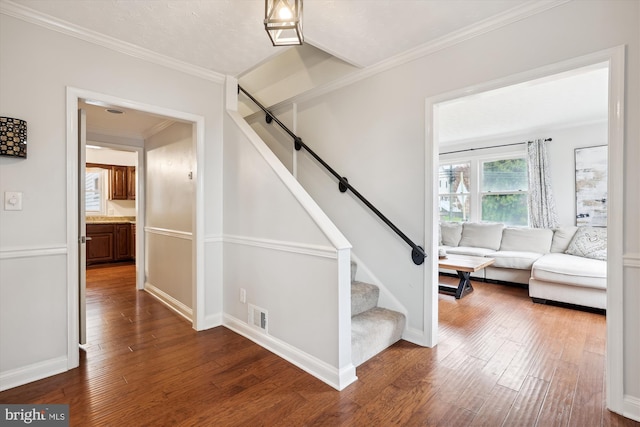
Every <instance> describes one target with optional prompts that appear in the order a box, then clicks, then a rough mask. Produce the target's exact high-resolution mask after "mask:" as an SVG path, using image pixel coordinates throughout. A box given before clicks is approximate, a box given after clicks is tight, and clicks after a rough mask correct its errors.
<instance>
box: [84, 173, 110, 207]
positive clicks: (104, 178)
mask: <svg viewBox="0 0 640 427" xmlns="http://www.w3.org/2000/svg"><path fill="white" fill-rule="evenodd" d="M96 172H99V173H100V178H99V179H100V182H99V183H98V185H99V187H100V189H99V190H98V191H95V193H99V194H100V210H98V211H95V210H89V209H87V197H86V194H87V189H86V180H87V174H88V173H96ZM108 179H109V170H108V169H105V168H102V167H99V166H87V167H86V168H85V216H104V215H106V214H107V198H108V197H109V194H108V184H107V182H108Z"/></svg>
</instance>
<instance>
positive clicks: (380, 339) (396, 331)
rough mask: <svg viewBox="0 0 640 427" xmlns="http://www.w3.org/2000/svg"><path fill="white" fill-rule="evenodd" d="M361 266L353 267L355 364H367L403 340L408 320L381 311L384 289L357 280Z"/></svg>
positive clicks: (353, 356) (400, 315)
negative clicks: (381, 298) (380, 300)
mask: <svg viewBox="0 0 640 427" xmlns="http://www.w3.org/2000/svg"><path fill="white" fill-rule="evenodd" d="M356 268H357V265H356V264H355V263H353V262H352V263H351V361H352V363H353V365H354V366H356V367H357V366H359V365H361V364H362V363H364V362H366V361H367V360H369V359H370V358H372V357H373V356H375V355H376V354H378V353H380V352H381V351H382V350H384V349H385V348H387V347H389V346H390V345H392V344H393V343H395V342H397V341H399V340H400V338H402V332H403V331H404V326H405V321H406V319H405V316H404V314H402V313H398V312H397V311H393V310H388V309H386V308H382V307H378V297H379V295H380V289H379V288H378V287H377V286H375V285H372V284H370V283H364V282H358V281H356V280H355V276H356Z"/></svg>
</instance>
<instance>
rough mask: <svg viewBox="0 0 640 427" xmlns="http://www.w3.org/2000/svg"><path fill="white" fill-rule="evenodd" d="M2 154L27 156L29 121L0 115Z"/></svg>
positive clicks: (0, 151) (0, 146)
mask: <svg viewBox="0 0 640 427" xmlns="http://www.w3.org/2000/svg"><path fill="white" fill-rule="evenodd" d="M0 155H2V156H11V157H22V158H25V159H26V158H27V122H26V121H24V120H20V119H14V118H11V117H0Z"/></svg>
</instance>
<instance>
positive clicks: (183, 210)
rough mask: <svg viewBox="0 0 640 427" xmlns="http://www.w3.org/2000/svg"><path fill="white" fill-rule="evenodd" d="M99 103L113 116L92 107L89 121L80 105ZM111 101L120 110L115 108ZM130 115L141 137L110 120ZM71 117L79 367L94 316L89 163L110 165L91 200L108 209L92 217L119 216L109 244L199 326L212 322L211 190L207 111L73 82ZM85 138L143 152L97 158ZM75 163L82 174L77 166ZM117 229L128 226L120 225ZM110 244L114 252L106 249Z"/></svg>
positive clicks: (74, 332) (155, 292) (146, 284)
mask: <svg viewBox="0 0 640 427" xmlns="http://www.w3.org/2000/svg"><path fill="white" fill-rule="evenodd" d="M93 107H96V108H98V109H100V110H101V112H104V113H106V114H109V116H105V117H109V119H105V120H104V121H100V120H98V119H95V117H94V118H93V119H92V116H91V115H90V114H89V115H87V116H86V121H85V125H84V126H82V122H83V120H82V114H78V110H83V109H84V110H86V111H90V110H91V109H92V108H93ZM107 110H118V111H121V112H120V113H117V112H116V113H115V114H114V113H113V112H109V111H107ZM86 111H85V114H86ZM112 116H113V117H112ZM123 116H128V117H136V118H137V119H139V120H135V121H133V122H135V123H133V124H130V125H131V126H138V128H140V126H143V129H144V132H143V133H142V135H141V136H140V137H136V135H133V134H132V133H131V132H133V130H132V128H130V127H127V126H128V125H122V124H121V125H120V127H118V126H116V125H115V124H114V123H113V122H111V123H110V122H109V121H108V120H114V117H115V118H118V117H119V118H122V117H123ZM67 117H68V119H69V120H68V124H69V125H68V126H69V127H68V145H67V148H68V150H67V159H68V164H69V170H70V181H69V184H70V185H69V193H70V197H69V201H68V204H67V212H68V224H69V240H68V241H69V242H70V244H69V257H68V259H69V263H68V272H69V278H70V279H69V288H68V303H69V318H68V319H69V320H68V324H69V343H68V345H69V351H68V354H69V367H70V368H72V367H75V366H78V364H79V353H78V342H79V340H78V338H79V337H81V335H80V331H81V329H82V328H81V326H82V322H83V321H84V322H86V318H84V320H83V316H84V315H85V314H86V309H85V308H84V306H83V301H82V295H83V292H82V286H83V285H85V286H86V281H85V280H83V279H86V273H85V274H81V271H82V269H83V267H86V256H85V254H84V253H83V252H84V251H85V250H86V246H87V241H86V238H87V237H89V236H87V234H86V231H85V230H86V225H85V224H84V221H85V219H86V218H87V216H86V214H85V213H84V212H83V211H84V209H86V208H87V207H89V205H88V204H87V202H85V200H82V199H84V198H85V197H83V196H86V191H87V188H86V187H87V186H86V182H85V181H86V178H87V175H86V166H87V165H89V166H95V164H98V165H100V164H102V165H103V166H104V165H106V167H102V169H107V173H104V171H103V173H102V177H103V180H102V182H103V183H102V184H100V183H96V182H95V181H94V182H93V184H95V185H93V186H92V187H93V189H94V191H97V190H103V191H104V193H103V194H104V196H103V198H104V199H105V200H104V201H102V200H97V201H96V200H94V201H93V202H94V204H93V205H91V209H95V211H94V212H93V213H99V214H103V215H92V216H90V218H91V222H94V223H95V222H101V220H102V222H104V223H107V224H111V223H112V221H115V222H113V224H114V226H113V227H112V228H114V234H113V237H109V236H108V235H107V236H106V237H105V236H102V238H103V239H104V240H105V241H107V242H108V241H109V240H111V245H108V244H107V245H106V247H112V248H113V251H114V252H110V253H108V254H106V256H107V257H112V261H113V262H116V261H117V262H120V261H125V262H129V263H132V262H133V261H135V265H136V280H135V282H136V288H137V289H138V290H144V291H145V292H146V293H148V294H150V295H152V296H153V297H155V298H156V299H158V300H160V301H161V302H163V303H164V304H165V305H166V306H168V307H169V308H170V309H172V310H173V311H174V312H176V313H178V314H180V315H181V316H183V317H185V318H187V319H188V320H189V321H190V322H191V323H192V324H193V327H194V329H198V325H199V324H200V325H201V324H203V323H204V322H203V319H202V316H203V315H204V313H203V311H204V310H203V309H202V308H201V306H202V305H203V302H204V301H203V293H204V291H203V286H204V283H203V277H204V274H203V268H204V267H203V262H202V252H203V250H202V248H201V247H202V246H203V237H202V233H203V227H202V225H200V223H201V222H202V214H201V210H202V206H203V201H202V200H203V196H202V191H201V188H202V183H201V182H200V176H199V175H198V174H197V171H198V166H199V165H198V163H199V161H198V156H197V155H196V154H197V153H198V152H199V151H202V150H203V145H204V143H203V139H204V138H203V136H204V134H203V125H204V120H203V118H202V117H200V116H194V115H192V114H189V113H182V112H178V111H173V110H166V109H164V108H161V107H155V106H150V105H143V104H138V103H135V102H132V101H127V100H123V99H119V98H114V97H110V96H108V95H104V94H97V93H92V92H88V91H84V90H80V89H73V88H68V90H67ZM144 120H147V122H146V124H143V125H141V124H140V121H144ZM149 123H153V124H151V125H150V124H149ZM127 132H128V133H127ZM87 145H89V150H97V151H100V152H102V151H104V152H105V153H106V152H111V153H110V154H111V155H122V154H128V155H131V154H132V155H133V156H134V157H135V158H136V159H135V162H134V164H128V163H126V162H125V163H124V164H119V163H123V162H122V161H120V160H113V161H112V160H109V161H108V163H105V162H106V160H100V162H93V161H92V160H95V158H92V157H91V156H94V155H95V153H93V154H89V153H90V151H87V149H86V146H87ZM91 146H94V147H100V148H99V149H96V148H92V147H91ZM125 152H128V153H125ZM101 155H102V154H100V155H99V156H101ZM72 169H73V170H74V171H75V174H71V170H72ZM98 169H100V168H98ZM200 169H201V168H200ZM116 174H119V175H116ZM74 176H75V178H74ZM100 176H101V174H100V171H99V170H98V171H97V172H96V175H91V176H90V177H91V179H94V178H96V179H98V181H99V177H100ZM118 177H119V178H118ZM122 180H124V181H122ZM129 183H131V184H132V185H128V184H129ZM90 187H91V185H90ZM112 187H113V188H112ZM116 187H117V188H116ZM118 191H119V192H120V193H123V192H124V196H123V195H122V194H120V195H119V196H118V197H120V198H121V200H120V202H115V201H114V200H113V199H114V197H112V196H113V194H112V193H113V192H118ZM131 193H133V194H131ZM109 199H111V200H109ZM124 200H126V201H124ZM176 201H177V203H176ZM81 202H82V203H81ZM81 213H82V215H81ZM165 213H168V214H167V215H165ZM96 220H97V221H96ZM125 220H126V221H125ZM123 221H124V222H123ZM125 224H126V225H128V228H127V230H125V229H124V228H123V227H122V226H123V225H125ZM83 225H84V228H83ZM98 225H102V224H98ZM107 228H109V227H107ZM116 228H119V229H120V230H119V233H118V232H117V231H116ZM107 234H108V233H107ZM127 234H128V237H129V240H128V244H127V243H126V242H127V241H126V237H127ZM72 242H77V244H75V245H74V244H73V243H72ZM89 242H93V240H90V241H89ZM103 250H104V247H103ZM106 251H107V252H109V250H108V249H107V250H106ZM92 255H95V254H92ZM167 269H169V270H167ZM176 277H179V279H178V280H176ZM82 282H85V283H82ZM73 283H76V285H75V286H73ZM172 286H173V287H172ZM74 313H75V314H74Z"/></svg>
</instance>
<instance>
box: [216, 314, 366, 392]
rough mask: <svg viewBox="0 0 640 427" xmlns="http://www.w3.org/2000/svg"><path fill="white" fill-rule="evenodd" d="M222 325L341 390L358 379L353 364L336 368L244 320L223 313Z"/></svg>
mask: <svg viewBox="0 0 640 427" xmlns="http://www.w3.org/2000/svg"><path fill="white" fill-rule="evenodd" d="M223 325H224V326H225V327H226V328H228V329H230V330H232V331H234V332H236V333H238V334H240V335H242V336H243V337H245V338H247V339H249V340H251V341H253V342H255V343H256V344H258V345H259V346H261V347H264V348H265V349H267V350H269V351H270V352H272V353H274V354H276V355H278V356H279V357H281V358H283V359H284V360H286V361H288V362H290V363H292V364H293V365H295V366H297V367H298V368H300V369H302V370H303V371H305V372H307V373H309V374H311V375H313V376H314V377H316V378H318V379H319V380H321V381H323V382H324V383H326V384H328V385H330V386H331V387H333V388H335V389H336V390H343V389H344V388H345V387H347V386H348V385H349V384H352V383H353V382H354V381H356V380H357V379H358V377H356V368H355V367H354V366H353V364H348V365H347V366H345V367H344V368H342V369H337V368H335V367H333V366H331V365H329V364H328V363H326V362H324V361H322V360H320V359H318V358H316V357H314V356H311V355H310V354H308V353H305V352H303V351H300V350H299V349H297V348H295V347H292V346H291V345H290V344H288V343H286V342H284V341H281V340H279V339H278V338H275V337H273V336H271V335H266V334H263V333H262V332H260V331H258V330H257V329H255V328H252V327H251V326H249V325H248V324H247V323H246V322H243V321H241V320H239V319H237V318H235V317H233V316H231V315H229V314H226V313H225V314H224V315H223Z"/></svg>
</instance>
